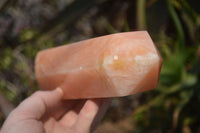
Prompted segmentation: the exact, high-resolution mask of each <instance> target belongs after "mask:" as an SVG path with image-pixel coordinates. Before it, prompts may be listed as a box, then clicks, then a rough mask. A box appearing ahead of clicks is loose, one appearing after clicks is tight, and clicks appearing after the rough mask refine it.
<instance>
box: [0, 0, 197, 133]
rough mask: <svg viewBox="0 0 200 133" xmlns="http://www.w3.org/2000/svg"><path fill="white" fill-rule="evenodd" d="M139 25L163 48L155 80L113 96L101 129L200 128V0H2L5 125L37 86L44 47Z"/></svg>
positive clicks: (165, 132)
mask: <svg viewBox="0 0 200 133" xmlns="http://www.w3.org/2000/svg"><path fill="white" fill-rule="evenodd" d="M135 30H148V31H149V33H150V35H151V36H152V38H153V40H154V42H155V44H156V45H157V47H158V48H159V50H160V52H161V54H162V56H163V60H164V62H163V68H162V71H161V76H160V82H159V85H158V88H157V89H154V90H152V91H149V92H145V93H141V94H137V95H133V96H128V97H123V98H115V99H114V100H113V102H112V104H111V106H110V108H109V111H108V113H107V114H106V116H105V118H104V120H103V122H102V124H101V125H100V127H99V128H98V129H97V131H96V133H148V132H150V133H181V132H183V133H198V132H199V133H200V1H199V0H0V109H1V110H0V125H2V123H3V121H4V120H5V118H6V116H7V115H8V114H9V112H10V111H11V110H12V109H13V108H14V107H15V106H17V105H18V104H19V103H20V102H21V101H22V100H23V99H25V98H26V97H27V96H29V95H30V94H31V93H33V92H34V91H36V90H37V89H38V86H37V83H36V81H35V77H34V70H33V68H34V58H35V55H36V53H37V52H38V51H39V50H42V49H46V48H50V47H54V46H59V45H63V44H66V43H70V42H75V41H80V40H84V39H88V38H92V37H97V36H102V35H107V34H112V33H117V32H125V31H135Z"/></svg>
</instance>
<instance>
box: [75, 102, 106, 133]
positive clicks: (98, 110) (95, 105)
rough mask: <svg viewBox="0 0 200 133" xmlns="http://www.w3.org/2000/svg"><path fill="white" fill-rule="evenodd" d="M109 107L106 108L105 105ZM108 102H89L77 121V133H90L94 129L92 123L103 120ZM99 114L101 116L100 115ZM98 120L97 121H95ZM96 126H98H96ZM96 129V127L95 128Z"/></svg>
mask: <svg viewBox="0 0 200 133" xmlns="http://www.w3.org/2000/svg"><path fill="white" fill-rule="evenodd" d="M106 103H107V105H106V106H105V105H104V104H106ZM108 103H109V102H108V101H107V100H105V99H93V100H87V101H86V103H85V105H84V106H83V108H82V109H81V111H80V113H79V116H78V118H77V121H76V125H75V130H76V132H78V133H79V132H83V133H89V132H91V131H92V130H93V129H92V123H93V122H94V121H96V122H98V121H100V120H101V119H102V117H103V115H104V113H105V111H106V110H107V107H108ZM98 114H99V115H98ZM96 117H98V118H96ZM95 118H96V119H95ZM95 126H96V125H95ZM93 128H94V126H93Z"/></svg>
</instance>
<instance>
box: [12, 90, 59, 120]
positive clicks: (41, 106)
mask: <svg viewBox="0 0 200 133" xmlns="http://www.w3.org/2000/svg"><path fill="white" fill-rule="evenodd" d="M62 96H63V92H62V90H61V89H60V88H57V89H56V90H53V91H38V92H36V93H34V94H33V95H32V96H30V97H29V98H27V99H26V100H24V101H23V102H22V103H21V104H20V105H19V106H18V107H17V108H16V109H15V111H14V113H15V116H16V113H17V116H18V117H19V118H22V119H26V118H31V119H40V118H41V117H42V116H43V115H44V113H45V112H46V111H47V110H48V109H49V108H52V107H54V106H56V105H57V104H59V102H60V101H61V99H62Z"/></svg>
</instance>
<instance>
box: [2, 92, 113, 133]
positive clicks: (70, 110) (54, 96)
mask: <svg viewBox="0 0 200 133" xmlns="http://www.w3.org/2000/svg"><path fill="white" fill-rule="evenodd" d="M62 96H63V92H62V90H61V89H60V88H57V89H56V90H53V91H38V92H36V93H34V94H33V95H32V96H30V97H29V98H27V99H26V100H24V101H23V102H22V103H21V104H20V105H19V106H18V107H17V108H16V109H14V110H13V111H12V112H11V113H10V115H9V116H8V118H7V120H6V121H5V123H4V125H3V126H2V129H1V131H0V133H89V132H92V131H94V129H96V127H97V126H98V124H99V122H100V120H101V119H102V117H103V116H104V114H105V112H106V110H107V108H108V105H109V103H110V102H109V101H110V99H88V100H62Z"/></svg>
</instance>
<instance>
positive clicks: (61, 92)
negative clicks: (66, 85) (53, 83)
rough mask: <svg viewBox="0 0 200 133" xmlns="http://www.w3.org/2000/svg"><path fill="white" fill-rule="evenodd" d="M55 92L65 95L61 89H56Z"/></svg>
mask: <svg viewBox="0 0 200 133" xmlns="http://www.w3.org/2000/svg"><path fill="white" fill-rule="evenodd" d="M55 91H57V92H59V93H60V94H62V95H63V90H62V89H61V88H60V87H57V88H56V89H55Z"/></svg>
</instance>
